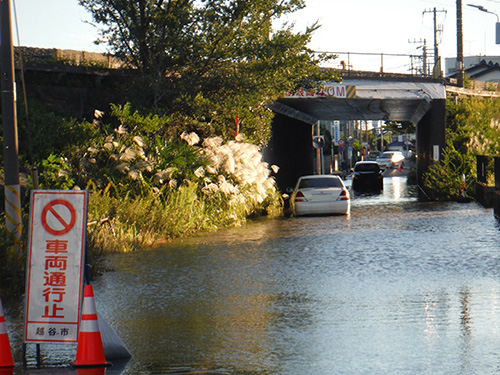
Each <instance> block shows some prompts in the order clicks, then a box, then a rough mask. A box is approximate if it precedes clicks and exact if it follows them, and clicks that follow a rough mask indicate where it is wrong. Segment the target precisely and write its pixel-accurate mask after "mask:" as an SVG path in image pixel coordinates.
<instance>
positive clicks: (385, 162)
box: [376, 151, 405, 169]
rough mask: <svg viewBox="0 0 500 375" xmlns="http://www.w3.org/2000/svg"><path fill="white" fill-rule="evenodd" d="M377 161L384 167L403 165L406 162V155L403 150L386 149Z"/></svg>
mask: <svg viewBox="0 0 500 375" xmlns="http://www.w3.org/2000/svg"><path fill="white" fill-rule="evenodd" d="M376 161H377V163H378V165H379V166H380V168H382V169H387V168H394V167H398V168H399V167H401V168H403V166H404V164H405V156H404V155H403V153H402V152H401V151H385V152H383V153H382V155H380V156H379V157H378V158H377V160H376Z"/></svg>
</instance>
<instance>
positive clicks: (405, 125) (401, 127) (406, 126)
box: [385, 121, 417, 134]
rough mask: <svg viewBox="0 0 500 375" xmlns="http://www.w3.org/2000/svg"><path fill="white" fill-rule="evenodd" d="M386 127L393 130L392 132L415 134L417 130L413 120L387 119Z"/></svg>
mask: <svg viewBox="0 0 500 375" xmlns="http://www.w3.org/2000/svg"><path fill="white" fill-rule="evenodd" d="M385 129H386V130H390V131H392V134H414V133H415V132H416V131H417V128H416V127H415V124H413V123H412V122H411V121H401V122H396V121H386V123H385Z"/></svg>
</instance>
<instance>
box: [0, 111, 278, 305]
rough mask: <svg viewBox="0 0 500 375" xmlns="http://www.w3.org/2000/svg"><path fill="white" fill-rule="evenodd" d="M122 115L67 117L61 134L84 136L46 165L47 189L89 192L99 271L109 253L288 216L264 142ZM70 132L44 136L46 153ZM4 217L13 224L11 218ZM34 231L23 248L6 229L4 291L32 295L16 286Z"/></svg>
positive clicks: (93, 255)
mask: <svg viewBox="0 0 500 375" xmlns="http://www.w3.org/2000/svg"><path fill="white" fill-rule="evenodd" d="M99 116H100V114H99V113H97V117H99ZM38 117H39V118H42V117H43V116H42V115H40V114H38ZM112 117H113V118H115V119H116V120H117V124H115V126H111V125H109V124H105V123H103V122H102V121H100V119H99V118H96V119H95V121H94V122H93V124H89V123H81V124H76V123H74V121H73V120H63V121H62V123H66V125H67V126H61V128H60V129H59V130H60V137H61V138H63V139H64V138H65V137H66V139H72V138H71V137H72V135H71V134H73V132H76V133H78V132H81V134H79V135H78V136H76V134H74V135H75V137H74V139H75V143H74V144H69V145H67V146H66V147H62V151H60V152H59V153H58V154H54V153H51V154H50V155H49V156H48V157H47V158H46V159H43V160H42V161H40V162H39V163H38V165H37V167H38V170H39V181H40V188H41V189H87V190H89V192H90V198H89V210H88V221H89V224H90V225H89V227H88V252H89V263H90V264H91V268H90V269H91V273H92V274H94V275H95V274H96V273H99V272H100V271H101V270H102V268H100V267H99V265H100V264H101V263H102V262H101V260H102V256H103V254H105V253H107V252H113V251H133V250H137V249H144V248H145V247H147V246H150V245H152V244H154V243H156V242H159V241H167V240H169V239H172V238H178V237H183V236H187V235H190V234H193V233H195V232H198V231H203V230H215V229H217V228H222V227H227V226H231V225H239V224H241V223H243V222H245V220H247V219H248V218H251V217H253V216H256V215H279V214H280V213H281V209H280V208H281V201H280V199H281V198H280V195H279V193H278V191H277V189H276V186H275V182H274V179H273V178H272V177H270V174H271V169H270V166H268V165H267V163H265V162H263V161H262V154H261V150H260V149H259V147H258V146H256V145H253V144H250V143H247V142H244V141H243V139H241V138H242V137H237V138H238V140H231V141H227V142H226V141H224V140H223V139H222V138H221V137H217V136H213V137H209V138H206V139H204V140H201V139H199V137H198V136H197V135H196V134H195V133H193V132H191V133H188V132H183V133H181V135H180V136H179V137H178V138H175V137H172V136H169V135H168V134H167V133H166V132H164V131H162V130H161V128H160V127H158V123H163V122H168V121H170V119H168V118H166V117H159V116H151V115H150V116H146V117H144V116H141V115H140V114H139V113H138V112H133V113H132V112H131V109H130V105H125V106H113V111H112ZM49 118H50V119H51V120H53V119H52V117H50V116H49ZM65 121H66V122H65ZM73 125H75V126H74V127H73ZM116 125H117V126H116ZM55 126H57V125H55ZM153 129H155V131H152V130H153ZM60 137H56V138H53V137H45V139H40V142H42V143H44V144H45V147H46V149H45V150H44V151H43V152H47V151H52V150H55V149H57V148H58V145H54V143H58V142H59V138H60ZM51 139H52V140H51ZM78 139H79V140H80V142H78V141H77V140H78ZM81 140H85V141H84V142H82V141H81ZM34 142H35V144H36V143H37V142H38V141H37V140H34ZM37 150H38V152H41V151H40V149H38V148H37ZM32 188H33V185H32V181H31V179H28V186H27V189H26V190H25V194H24V198H23V201H24V202H25V204H24V205H23V213H24V218H25V221H26V222H27V215H28V211H29V204H28V200H29V199H28V198H29V193H30V191H31V189H32ZM0 220H2V221H1V222H0V225H1V226H2V227H3V226H4V223H5V220H4V218H1V219H0ZM25 224H26V223H25ZM24 228H25V230H24V231H23V233H24V236H23V238H24V240H23V248H22V249H21V251H20V253H19V254H15V253H14V252H12V251H10V250H8V251H5V250H6V249H7V248H8V247H9V246H10V245H11V243H10V240H9V238H7V237H6V235H5V230H2V234H3V237H2V238H1V239H0V241H1V243H0V245H1V246H2V249H4V251H2V252H0V253H1V256H2V259H0V272H1V274H2V277H1V278H0V295H5V294H12V293H14V294H15V293H19V292H22V289H23V288H22V287H17V288H16V289H13V287H12V286H13V285H17V286H19V285H24V282H23V277H24V276H23V268H24V264H25V253H26V247H27V240H26V238H27V233H26V232H27V226H26V225H24ZM3 229H4V228H3ZM4 258H5V259H4Z"/></svg>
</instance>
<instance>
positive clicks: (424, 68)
mask: <svg viewBox="0 0 500 375" xmlns="http://www.w3.org/2000/svg"><path fill="white" fill-rule="evenodd" d="M408 43H414V44H417V43H421V44H423V46H421V47H422V75H423V76H426V75H429V70H428V66H427V65H428V64H427V40H425V39H424V40H422V39H420V40H415V39H414V40H413V42H412V41H410V40H408ZM417 48H420V47H417ZM412 70H413V63H412ZM417 71H418V70H417Z"/></svg>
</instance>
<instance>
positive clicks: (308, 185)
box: [290, 175, 351, 216]
mask: <svg viewBox="0 0 500 375" xmlns="http://www.w3.org/2000/svg"><path fill="white" fill-rule="evenodd" d="M290 207H291V209H292V213H293V215H295V216H303V215H333V214H342V215H345V214H348V213H349V211H350V207H351V201H350V196H349V192H348V191H347V188H346V187H345V185H344V182H343V181H342V179H341V178H340V177H338V176H335V175H310V176H302V177H300V178H299V180H298V181H297V184H296V185H295V189H294V190H293V193H292V196H291V197H290Z"/></svg>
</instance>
